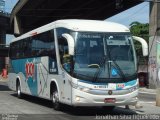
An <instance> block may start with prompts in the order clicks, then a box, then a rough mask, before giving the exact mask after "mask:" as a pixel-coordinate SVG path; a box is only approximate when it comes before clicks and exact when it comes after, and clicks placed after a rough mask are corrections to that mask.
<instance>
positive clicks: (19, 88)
mask: <svg viewBox="0 0 160 120" xmlns="http://www.w3.org/2000/svg"><path fill="white" fill-rule="evenodd" d="M16 91H17V97H18V98H20V99H21V98H22V92H21V85H20V82H19V80H18V81H17V89H16Z"/></svg>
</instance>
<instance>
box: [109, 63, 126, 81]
mask: <svg viewBox="0 0 160 120" xmlns="http://www.w3.org/2000/svg"><path fill="white" fill-rule="evenodd" d="M112 62H113V63H114V65H115V66H116V68H117V69H118V71H119V72H118V74H119V75H120V76H121V77H122V79H123V80H124V81H126V76H125V74H124V73H123V71H122V69H121V68H120V67H119V65H118V64H117V62H116V61H115V60H112ZM112 66H113V65H112ZM115 66H113V67H115Z"/></svg>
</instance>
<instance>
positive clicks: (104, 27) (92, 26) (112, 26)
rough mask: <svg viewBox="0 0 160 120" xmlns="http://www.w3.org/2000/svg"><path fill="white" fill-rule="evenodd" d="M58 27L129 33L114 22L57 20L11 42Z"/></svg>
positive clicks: (74, 29)
mask: <svg viewBox="0 0 160 120" xmlns="http://www.w3.org/2000/svg"><path fill="white" fill-rule="evenodd" d="M59 27H62V28H67V29H70V30H73V31H90V32H129V29H128V28H127V27H126V26H124V25H121V24H118V23H114V22H108V21H99V20H77V19H67V20H57V21H55V22H52V23H49V24H47V25H44V26H42V27H39V28H37V29H34V30H32V31H30V32H28V33H25V34H23V35H21V36H20V37H17V38H15V39H13V41H12V42H14V41H17V40H20V39H24V38H27V37H30V36H33V35H35V34H39V33H43V32H45V31H48V30H51V29H54V28H59Z"/></svg>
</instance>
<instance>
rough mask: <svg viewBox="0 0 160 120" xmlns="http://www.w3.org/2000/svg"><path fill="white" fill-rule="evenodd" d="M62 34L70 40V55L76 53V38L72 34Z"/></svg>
mask: <svg viewBox="0 0 160 120" xmlns="http://www.w3.org/2000/svg"><path fill="white" fill-rule="evenodd" d="M62 36H63V37H64V38H65V39H66V40H67V42H68V49H69V50H68V52H69V55H74V39H73V37H72V36H71V35H69V34H67V33H64V34H62Z"/></svg>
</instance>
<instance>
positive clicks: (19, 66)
mask: <svg viewBox="0 0 160 120" xmlns="http://www.w3.org/2000/svg"><path fill="white" fill-rule="evenodd" d="M34 59H40V58H27V59H16V60H12V61H11V63H12V66H13V68H14V72H15V73H16V74H18V73H20V72H21V73H23V75H24V76H25V80H23V82H27V85H28V88H29V89H30V92H31V94H32V95H35V96H37V95H38V83H37V70H36V69H37V65H35V64H34V67H35V69H34V70H35V71H34V72H35V73H34V77H28V79H27V76H26V66H25V65H26V63H27V62H33V60H34ZM21 79H22V78H21ZM23 87H26V86H23Z"/></svg>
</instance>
